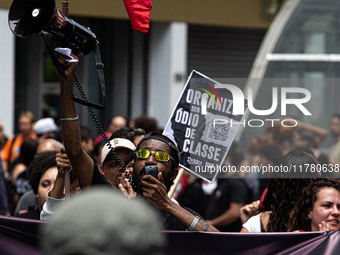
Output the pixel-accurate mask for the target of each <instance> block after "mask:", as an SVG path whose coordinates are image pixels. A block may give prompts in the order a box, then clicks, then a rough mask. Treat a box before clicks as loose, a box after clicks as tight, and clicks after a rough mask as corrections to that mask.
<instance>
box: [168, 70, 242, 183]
mask: <svg viewBox="0 0 340 255" xmlns="http://www.w3.org/2000/svg"><path fill="white" fill-rule="evenodd" d="M229 86H232V85H229ZM226 87H228V85H225V84H219V83H218V82H217V81H215V80H213V79H211V78H209V77H207V76H205V75H203V74H201V73H199V72H197V71H195V70H194V71H192V72H191V74H190V76H189V78H188V80H187V82H186V85H185V87H184V89H183V91H182V94H181V96H180V98H179V100H178V102H177V105H176V107H175V109H174V111H173V113H172V115H171V117H170V119H169V121H168V123H167V125H166V127H165V128H164V131H163V135H165V136H167V137H169V138H170V139H172V140H173V141H174V142H175V143H176V144H177V146H178V149H179V151H180V167H182V168H184V169H186V170H187V171H189V172H191V173H193V174H195V175H196V176H198V177H200V178H202V179H204V180H206V181H208V182H210V183H211V182H213V181H214V180H215V179H216V176H217V174H218V173H222V174H223V173H226V172H231V171H236V172H237V170H236V169H234V168H232V169H231V168H230V166H229V167H228V166H225V165H223V161H224V159H225V157H226V155H227V153H228V150H229V148H230V146H231V144H232V142H233V140H234V138H235V136H236V133H237V131H238V129H239V126H240V125H241V123H242V121H243V118H244V113H243V114H234V112H233V105H234V98H233V93H232V92H231V91H230V90H229V89H227V88H226ZM238 100H239V98H238ZM243 101H244V102H243ZM242 103H244V105H242V106H244V110H245V111H244V112H246V110H247V108H248V101H247V99H242Z"/></svg>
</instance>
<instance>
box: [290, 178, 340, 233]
mask: <svg viewBox="0 0 340 255" xmlns="http://www.w3.org/2000/svg"><path fill="white" fill-rule="evenodd" d="M339 230H340V183H339V181H335V180H331V179H320V180H318V181H316V182H314V183H312V184H311V185H309V186H308V187H306V188H305V189H304V190H303V192H302V195H301V196H300V197H299V199H298V201H297V202H296V204H295V206H294V209H293V210H292V211H291V213H290V217H289V227H288V231H289V232H292V231H339Z"/></svg>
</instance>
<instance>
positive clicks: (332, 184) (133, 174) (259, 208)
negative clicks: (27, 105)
mask: <svg viewBox="0 0 340 255" xmlns="http://www.w3.org/2000/svg"><path fill="white" fill-rule="evenodd" d="M59 62H60V63H61V64H62V65H64V66H65V68H66V72H65V73H66V74H67V76H68V79H69V82H70V84H71V85H73V78H72V75H73V73H74V72H75V70H76V66H77V64H76V63H73V64H71V65H70V64H68V63H66V62H65V57H63V56H59ZM60 85H61V119H60V120H61V123H62V124H61V127H58V126H57V125H56V124H55V122H54V120H53V119H52V118H43V119H40V120H38V121H36V122H35V120H34V116H33V114H32V113H31V112H29V111H27V112H23V113H22V114H20V116H19V119H18V127H19V131H20V133H19V134H18V135H12V136H11V137H9V138H6V136H5V134H4V132H3V128H2V125H1V124H0V145H1V164H0V177H1V178H0V214H2V215H7V216H17V217H24V218H31V219H37V220H44V221H51V222H53V219H54V218H56V219H57V216H58V215H59V214H62V213H63V210H62V209H64V208H68V210H65V209H64V213H65V215H66V214H69V215H71V214H72V213H71V212H70V210H74V211H77V215H76V216H75V217H74V218H72V219H73V221H74V222H77V221H78V220H79V222H81V220H88V219H89V217H88V216H89V215H90V216H91V215H95V216H93V217H94V218H96V221H94V222H100V220H103V219H106V218H107V219H111V217H110V216H109V215H110V214H109V213H108V210H110V211H112V212H114V211H115V210H116V209H113V208H111V207H110V206H112V204H113V203H121V204H122V206H123V207H124V208H125V207H126V208H129V209H128V210H127V211H118V210H117V212H116V213H117V217H118V216H119V217H121V218H120V219H121V220H120V221H119V220H118V221H117V223H115V224H113V223H112V226H111V227H112V228H111V231H112V233H115V232H114V231H116V230H114V229H115V228H117V226H118V225H119V224H120V225H119V226H121V227H122V228H124V225H122V222H124V224H128V223H127V222H126V221H123V218H124V215H129V212H135V211H136V209H133V201H134V200H136V201H138V203H141V204H140V205H137V204H138V203H136V206H137V207H136V208H138V206H140V208H144V207H146V208H148V209H147V210H149V208H151V209H150V210H151V211H152V212H150V214H151V215H154V218H155V221H153V222H156V223H155V224H156V225H155V226H154V227H153V228H152V229H153V230H152V231H154V232H155V231H156V232H157V231H158V230H160V229H165V230H180V231H185V230H186V231H209V232H218V231H220V232H240V231H241V232H287V231H328V230H334V231H338V230H340V182H339V181H338V176H337V174H339V173H337V171H333V172H332V171H327V170H328V168H329V169H333V168H334V169H338V168H339V163H340V149H339V148H340V115H337V114H334V115H332V116H331V117H330V132H331V134H332V135H333V137H334V139H335V142H334V145H333V146H332V147H330V148H329V152H324V151H321V150H320V149H319V147H320V145H321V144H322V142H323V141H324V139H325V138H326V137H327V136H329V132H328V130H326V129H324V128H321V127H317V126H313V125H310V124H307V123H304V122H302V121H299V120H296V121H297V126H296V127H283V126H281V125H274V126H269V127H268V128H267V129H266V131H265V133H264V134H263V135H262V136H260V137H254V139H253V140H252V141H251V142H250V143H249V146H248V150H247V151H242V150H241V149H240V148H239V146H238V144H236V143H233V145H232V146H231V148H230V149H229V151H228V154H227V156H226V158H225V160H224V163H223V164H224V165H225V166H233V167H236V168H240V167H242V166H249V167H251V166H257V167H259V166H261V167H263V168H264V167H267V168H270V167H275V166H289V167H293V169H298V170H299V171H297V172H295V173H291V174H289V175H287V173H284V172H283V171H281V172H280V171H279V172H273V173H270V172H258V173H234V172H229V173H220V174H219V175H218V176H217V179H216V180H215V181H214V182H213V183H208V182H206V181H204V180H202V179H200V178H198V177H197V176H195V175H192V174H189V173H188V172H186V171H185V173H184V174H183V176H180V177H181V178H180V181H179V183H178V185H177V186H176V189H175V192H174V194H173V196H170V197H169V196H168V194H169V191H170V188H171V186H172V185H173V183H174V180H175V179H176V177H177V175H178V170H179V157H180V153H179V150H178V148H177V146H176V145H175V143H174V142H173V141H171V140H170V139H169V138H167V137H165V136H163V135H162V134H161V129H160V128H159V126H158V123H157V120H156V119H154V118H150V117H148V116H144V115H143V116H140V117H138V118H136V119H134V120H131V121H130V122H129V121H128V120H127V119H125V118H124V117H123V116H114V117H113V118H112V119H111V121H110V123H108V125H107V129H106V131H105V132H104V134H94V135H95V136H94V135H93V134H92V133H91V131H90V129H89V128H87V127H85V126H80V125H79V122H78V116H77V113H76V108H75V103H74V102H73V101H72V100H71V97H72V95H71V92H70V90H69V89H68V87H67V85H66V84H65V83H64V82H63V81H62V80H61V81H60ZM105 136H106V137H107V138H108V140H109V142H107V141H106V139H105ZM112 149H113V150H112ZM311 166H314V167H320V166H326V167H327V169H326V171H320V169H317V170H315V169H314V168H313V167H311ZM322 170H325V169H322ZM147 171H153V172H154V173H155V174H154V175H149V174H146V172H147ZM95 186H96V187H95ZM97 186H102V187H105V192H103V194H102V195H101V197H100V199H99V198H98V197H97V198H94V197H92V198H91V199H92V201H93V203H94V204H98V208H97V211H101V212H106V214H103V215H102V216H99V215H101V214H97V215H96V212H95V211H92V210H95V209H96V207H91V206H90V205H88V204H86V203H85V204H84V202H83V204H81V202H82V201H81V200H80V199H79V201H80V202H79V203H80V204H79V205H78V206H74V207H72V206H69V207H68V203H67V202H66V199H69V196H70V197H71V198H70V200H71V201H73V200H74V201H76V200H78V198H80V196H82V194H83V193H84V194H86V193H87V192H84V191H85V189H86V190H87V191H91V189H93V190H96V188H97ZM107 189H109V190H110V192H109V193H111V192H112V194H119V195H120V196H118V198H116V197H111V196H110V195H108V194H107ZM65 196H66V199H65ZM141 197H142V198H144V199H141ZM105 199H106V201H105ZM124 199H125V200H124ZM110 201H113V202H112V203H111V202H110ZM124 201H131V202H128V203H127V204H125V202H124ZM140 201H142V202H140ZM97 202H98V203H97ZM105 203H107V204H108V207H107V208H105ZM118 207H119V205H118V204H117V208H118ZM72 208H73V209H72ZM90 208H94V209H91V210H90V211H89V210H88V209H90ZM131 208H132V209H131ZM137 211H138V210H137ZM66 212H67V213H66ZM137 214H138V213H137ZM137 214H136V215H137ZM133 215H134V214H131V215H130V218H129V217H128V219H129V221H131V222H136V217H137V216H136V217H135V216H133ZM142 216H143V215H142V214H139V215H138V217H139V218H140V219H139V222H140V224H141V225H138V227H136V229H138V230H139V232H140V233H141V236H143V228H144V227H145V231H150V228H149V226H150V224H151V223H150V220H146V218H145V219H143V217H142ZM70 217H71V216H70ZM72 217H73V216H72ZM146 217H147V216H146ZM113 218H114V217H112V221H114V220H113ZM63 219H65V218H62V217H61V218H59V220H57V221H56V222H57V223H56V224H57V225H55V226H54V227H53V228H55V229H57V228H58V226H60V224H64V227H65V228H67V227H68V225H69V224H72V222H71V223H70V222H67V221H66V222H64V221H63ZM156 219H157V220H156ZM143 221H144V222H143ZM61 222H62V223H61ZM105 222H106V223H107V221H105V220H104V223H103V222H100V224H105ZM119 222H120V223H119ZM146 222H148V224H149V225H148V224H146ZM117 224H118V225H117ZM131 224H132V223H131ZM133 224H134V225H133V226H136V224H135V223H133ZM75 225H77V224H75ZM78 225H79V224H78ZM80 225H81V224H80ZM113 225H114V226H113ZM51 226H53V224H51ZM131 226H132V225H131ZM51 228H52V227H51ZM53 228H52V229H46V230H45V231H46V233H50V234H49V235H50V236H54V235H56V238H57V237H58V235H60V236H61V234H60V233H59V234H58V232H57V231H56V232H54V230H55V229H53ZM105 228H107V229H108V228H110V226H109V225H107V226H105ZM71 230H72V231H76V232H77V231H85V232H88V231H90V229H88V228H87V229H82V228H79V229H75V228H73V227H72V228H71V229H70V231H71ZM98 231H99V230H98ZM66 232H68V231H66ZM96 233H97V232H96ZM63 238H64V237H63ZM89 238H90V237H89ZM68 239H70V240H71V239H72V237H68ZM90 239H91V238H90ZM155 240H156V239H155ZM157 240H158V241H157V242H158V243H157V245H156V246H157V250H159V249H161V247H162V246H163V245H164V240H163V239H162V238H158V239H157ZM122 242H123V241H122ZM147 242H150V247H151V246H152V245H151V243H152V240H151V241H150V240H149V241H147ZM46 243H47V244H46V247H47V248H46V249H50V248H51V245H53V244H52V243H50V244H49V243H48V241H47V242H46ZM59 248H60V247H59ZM66 248H67V249H71V248H70V247H66ZM73 248H74V247H73ZM106 248H107V249H110V247H106ZM116 248H117V247H116ZM120 248H121V247H120ZM117 249H118V248H117Z"/></svg>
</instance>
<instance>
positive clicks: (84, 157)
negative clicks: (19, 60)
mask: <svg viewBox="0 0 340 255" xmlns="http://www.w3.org/2000/svg"><path fill="white" fill-rule="evenodd" d="M72 56H73V57H74V58H76V59H78V58H77V57H76V56H75V55H73V54H72ZM57 57H58V61H59V63H61V64H62V65H63V66H64V67H65V75H66V77H67V79H68V81H69V84H70V86H71V88H72V89H73V81H74V73H75V71H76V68H77V62H74V63H68V62H67V61H65V58H67V57H65V56H63V55H60V54H57ZM60 98H61V100H60V105H61V109H60V113H61V126H62V132H63V141H64V145H65V149H66V153H67V155H68V157H69V159H70V161H71V164H72V166H73V169H74V171H75V173H76V175H77V178H78V179H79V183H80V185H81V186H82V187H85V186H89V185H91V182H92V177H93V167H94V163H93V160H92V159H91V157H90V156H89V155H88V154H87V153H86V152H85V151H84V150H83V148H82V146H81V140H80V130H79V123H78V115H77V112H76V107H75V103H74V101H72V99H71V98H72V93H71V91H70V90H69V88H68V87H67V85H66V84H65V83H64V81H63V80H62V79H61V78H60Z"/></svg>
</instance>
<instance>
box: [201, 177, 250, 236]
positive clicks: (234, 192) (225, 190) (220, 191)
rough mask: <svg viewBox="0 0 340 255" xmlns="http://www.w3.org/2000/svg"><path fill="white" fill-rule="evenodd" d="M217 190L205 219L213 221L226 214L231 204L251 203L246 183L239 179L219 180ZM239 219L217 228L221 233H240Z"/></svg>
mask: <svg viewBox="0 0 340 255" xmlns="http://www.w3.org/2000/svg"><path fill="white" fill-rule="evenodd" d="M218 181H220V183H219V184H218V187H217V189H216V190H215V193H214V195H213V196H212V198H211V201H210V203H209V206H208V208H207V212H206V219H208V220H210V219H214V218H216V217H218V216H220V215H222V214H223V213H224V212H226V211H227V210H228V209H229V207H230V203H231V202H236V203H243V204H248V203H250V202H252V195H251V191H250V189H249V188H248V186H247V184H246V182H245V181H244V180H243V179H240V178H228V179H219V180H218ZM241 228H242V222H241V219H238V220H236V221H235V222H233V223H231V224H230V225H228V226H223V227H218V228H217V229H218V230H219V231H221V232H240V230H241Z"/></svg>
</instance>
